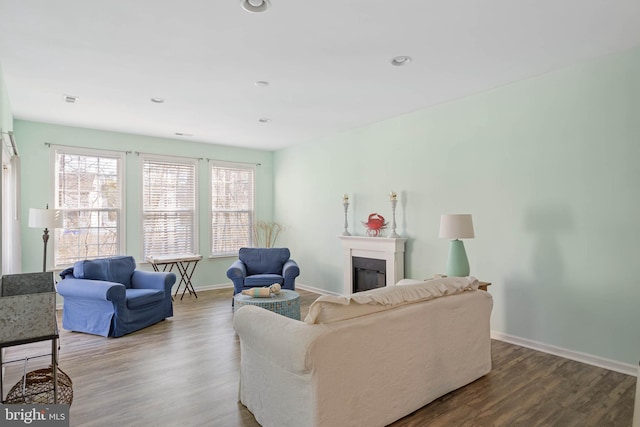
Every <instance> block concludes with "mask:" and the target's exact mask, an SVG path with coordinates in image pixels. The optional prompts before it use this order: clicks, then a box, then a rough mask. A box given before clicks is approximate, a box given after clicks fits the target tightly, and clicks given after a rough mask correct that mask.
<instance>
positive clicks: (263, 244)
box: [253, 220, 286, 248]
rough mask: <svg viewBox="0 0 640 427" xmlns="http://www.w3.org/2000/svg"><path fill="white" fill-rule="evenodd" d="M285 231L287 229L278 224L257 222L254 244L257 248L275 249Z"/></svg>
mask: <svg viewBox="0 0 640 427" xmlns="http://www.w3.org/2000/svg"><path fill="white" fill-rule="evenodd" d="M284 230H286V227H285V226H284V225H282V224H279V223H277V222H268V221H261V220H260V221H256V222H255V223H254V224H253V244H254V245H255V247H257V248H273V247H275V244H276V241H277V240H278V236H280V233H282V232H283V231H284Z"/></svg>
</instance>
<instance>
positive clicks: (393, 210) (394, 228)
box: [389, 197, 400, 238]
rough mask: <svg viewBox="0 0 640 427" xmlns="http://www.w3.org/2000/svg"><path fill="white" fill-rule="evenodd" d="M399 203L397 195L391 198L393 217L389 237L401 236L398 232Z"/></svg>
mask: <svg viewBox="0 0 640 427" xmlns="http://www.w3.org/2000/svg"><path fill="white" fill-rule="evenodd" d="M397 203H398V200H396V199H395V197H392V198H391V213H392V218H391V234H390V235H389V237H394V238H395V237H400V235H399V234H398V233H396V204H397Z"/></svg>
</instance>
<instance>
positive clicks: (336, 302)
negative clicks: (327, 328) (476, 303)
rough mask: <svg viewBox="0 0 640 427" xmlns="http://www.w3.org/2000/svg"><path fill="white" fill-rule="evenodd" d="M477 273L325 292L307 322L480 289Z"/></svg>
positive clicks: (332, 320) (351, 316)
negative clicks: (339, 292) (349, 291)
mask: <svg viewBox="0 0 640 427" xmlns="http://www.w3.org/2000/svg"><path fill="white" fill-rule="evenodd" d="M478 284H479V282H478V279H476V278H475V277H446V278H438V279H431V280H411V279H405V280H401V281H399V282H398V284H397V285H396V286H386V287H383V288H377V289H372V290H369V291H364V292H358V293H355V294H352V295H348V296H334V295H323V296H321V297H319V298H318V299H316V300H315V301H314V302H313V303H312V304H311V306H310V307H309V314H308V315H307V317H306V318H305V319H304V321H305V322H306V323H312V324H314V323H333V322H339V321H342V320H347V319H352V318H354V317H360V316H365V315H367V314H372V313H377V312H380V311H385V310H390V309H393V308H395V307H398V306H401V305H405V304H411V303H414V302H420V301H427V300H431V299H434V298H439V297H444V296H447V295H455V294H459V293H462V292H465V291H475V290H477V289H478Z"/></svg>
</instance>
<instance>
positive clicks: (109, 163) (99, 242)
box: [54, 148, 124, 268]
mask: <svg viewBox="0 0 640 427" xmlns="http://www.w3.org/2000/svg"><path fill="white" fill-rule="evenodd" d="M123 158H124V155H123V154H122V153H112V152H106V151H102V150H100V151H99V152H98V151H97V150H76V149H71V148H64V149H61V148H57V149H56V150H55V151H54V163H55V167H54V169H55V178H54V185H55V190H54V192H55V208H56V209H59V210H60V211H61V214H62V221H63V228H61V229H56V231H55V232H56V239H55V242H56V245H55V250H54V263H55V268H60V267H63V266H66V265H69V264H72V263H74V262H75V261H79V260H83V259H87V258H104V257H108V256H113V255H120V254H122V253H123V247H122V240H123V239H122V234H123V233H122V228H123V227H122V218H123V212H122V194H123V176H122V164H123Z"/></svg>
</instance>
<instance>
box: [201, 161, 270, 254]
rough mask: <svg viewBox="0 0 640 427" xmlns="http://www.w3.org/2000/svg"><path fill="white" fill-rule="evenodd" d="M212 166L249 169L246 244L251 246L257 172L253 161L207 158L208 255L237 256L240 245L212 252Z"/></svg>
mask: <svg viewBox="0 0 640 427" xmlns="http://www.w3.org/2000/svg"><path fill="white" fill-rule="evenodd" d="M214 168H228V169H245V170H249V171H251V173H252V176H253V192H252V198H251V210H250V212H249V218H250V220H249V236H248V242H249V244H248V246H253V227H254V222H255V217H256V199H257V197H256V193H257V187H258V185H257V184H258V174H257V167H256V165H255V164H254V163H240V162H225V161H220V160H212V159H209V165H208V169H209V170H208V174H209V180H208V182H209V191H208V193H209V195H208V197H209V208H208V209H209V248H208V251H209V257H210V258H229V257H237V256H238V249H240V247H238V248H236V249H235V250H233V251H229V252H213V240H214V239H213V215H214V210H213V169H214Z"/></svg>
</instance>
